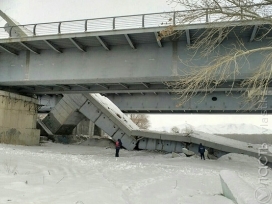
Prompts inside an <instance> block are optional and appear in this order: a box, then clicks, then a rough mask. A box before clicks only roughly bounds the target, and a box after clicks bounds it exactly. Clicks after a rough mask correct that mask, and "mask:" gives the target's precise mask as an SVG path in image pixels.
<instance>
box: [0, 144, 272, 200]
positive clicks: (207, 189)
mask: <svg viewBox="0 0 272 204" xmlns="http://www.w3.org/2000/svg"><path fill="white" fill-rule="evenodd" d="M114 153H115V150H114V149H110V148H104V147H93V146H83V145H62V144H55V143H45V144H43V145H42V146H15V145H5V144H0V166H2V168H0V178H1V183H0V188H1V191H0V203H12V204H14V203H18V204H19V203H20V204H34V203H35V204H39V203H41V204H46V203H50V204H51V203H52V204H54V203H55V204H67V203H71V204H76V203H77V204H79V203H81V204H82V203H83V204H89V203H94V204H96V203H103V204H104V203H124V204H127V203H130V204H137V203H139V204H142V203H150V204H152V203H154V204H155V203H156V204H157V203H186V204H200V203H201V204H202V203H203V204H205V203H206V204H208V203H220V204H232V203H233V202H232V201H230V200H229V199H227V198H225V197H223V196H222V195H221V194H222V189H221V183H220V178H219V172H220V171H221V170H232V171H236V172H238V174H239V176H240V177H242V178H243V179H244V180H245V181H246V182H247V183H248V184H249V185H251V186H252V187H253V188H254V187H256V186H258V181H259V180H258V167H257V165H254V166H253V165H252V164H251V163H250V161H249V162H247V161H244V162H243V164H242V165H241V164H240V163H238V162H237V161H234V160H224V159H222V160H205V161H203V160H200V158H199V157H197V158H196V157H176V158H171V157H169V156H166V155H165V154H162V153H158V152H149V151H126V150H123V149H122V150H121V151H120V157H119V158H115V157H114ZM268 180H269V188H270V190H272V187H271V186H272V183H271V181H272V172H271V170H270V169H269V174H268Z"/></svg>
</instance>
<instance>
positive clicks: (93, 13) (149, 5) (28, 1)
mask: <svg viewBox="0 0 272 204" xmlns="http://www.w3.org/2000/svg"><path fill="white" fill-rule="evenodd" d="M0 9H1V10H2V11H4V12H5V13H6V14H8V15H9V16H10V17H12V18H13V19H15V20H16V21H17V22H19V23H20V24H28V23H39V22H50V21H62V20H75V19H86V18H96V17H108V16H120V15H131V14H140V13H153V12H163V11H170V10H181V8H179V7H177V6H176V5H173V4H172V5H168V2H167V1H166V0H0ZM4 24H5V21H4V20H3V19H1V18H0V26H3V25H4ZM150 119H151V123H152V127H153V128H155V127H160V126H175V125H179V124H183V123H189V124H191V125H195V126H197V125H201V124H222V123H249V124H254V125H257V126H262V125H266V124H267V123H264V120H268V125H269V126H271V125H272V117H271V116H264V115H261V114H256V115H211V114H209V115H203V114H202V115H196V114H194V115H188V114H182V115H179V114H174V115H173V114H172V115H168V114H167V115H166V114H164V115H158V114H153V115H150Z"/></svg>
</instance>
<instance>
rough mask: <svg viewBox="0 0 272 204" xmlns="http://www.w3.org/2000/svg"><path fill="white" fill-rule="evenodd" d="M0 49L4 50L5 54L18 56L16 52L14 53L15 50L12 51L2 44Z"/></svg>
mask: <svg viewBox="0 0 272 204" xmlns="http://www.w3.org/2000/svg"><path fill="white" fill-rule="evenodd" d="M0 48H2V49H3V50H5V51H6V52H8V53H10V54H13V55H18V51H16V50H15V49H12V48H10V47H8V46H6V45H4V44H0Z"/></svg>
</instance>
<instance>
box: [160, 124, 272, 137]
mask: <svg viewBox="0 0 272 204" xmlns="http://www.w3.org/2000/svg"><path fill="white" fill-rule="evenodd" d="M176 127H177V128H179V130H180V132H184V131H185V130H184V129H186V128H187V129H193V130H197V131H201V132H206V133H210V134H272V130H271V129H268V128H265V127H258V126H256V125H252V124H245V123H241V124H218V125H200V126H196V127H194V126H192V125H190V124H181V125H178V126H176ZM171 129H172V126H171V127H161V128H157V129H155V130H157V131H165V132H171Z"/></svg>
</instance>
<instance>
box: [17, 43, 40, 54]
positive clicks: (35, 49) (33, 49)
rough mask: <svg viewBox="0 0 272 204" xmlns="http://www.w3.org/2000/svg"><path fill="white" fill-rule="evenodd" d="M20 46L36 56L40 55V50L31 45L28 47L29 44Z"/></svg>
mask: <svg viewBox="0 0 272 204" xmlns="http://www.w3.org/2000/svg"><path fill="white" fill-rule="evenodd" d="M19 44H20V45H22V46H23V47H25V48H26V49H28V50H29V51H31V52H33V53H35V54H40V50H38V49H37V48H35V47H33V46H31V45H28V44H27V43H24V42H19Z"/></svg>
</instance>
